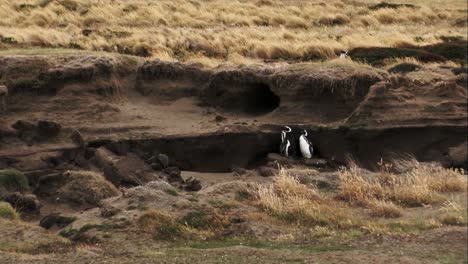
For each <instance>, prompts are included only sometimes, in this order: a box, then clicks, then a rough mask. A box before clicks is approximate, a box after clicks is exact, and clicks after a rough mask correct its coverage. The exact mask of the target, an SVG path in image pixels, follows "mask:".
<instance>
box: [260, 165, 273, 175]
mask: <svg viewBox="0 0 468 264" xmlns="http://www.w3.org/2000/svg"><path fill="white" fill-rule="evenodd" d="M257 170H258V174H259V175H260V176H262V177H270V176H274V175H275V173H276V169H274V168H272V167H267V166H261V167H259V168H258V169H257Z"/></svg>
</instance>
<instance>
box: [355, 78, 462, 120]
mask: <svg viewBox="0 0 468 264" xmlns="http://www.w3.org/2000/svg"><path fill="white" fill-rule="evenodd" d="M466 99H467V90H466V87H463V86H460V85H459V84H458V82H457V78H455V79H449V80H444V81H439V82H436V83H432V82H429V83H424V85H421V83H420V82H419V81H414V80H410V79H409V78H405V77H394V78H391V79H389V80H387V81H383V82H380V83H377V84H376V85H374V86H372V87H371V89H370V91H369V94H368V95H367V96H366V98H365V99H364V101H363V102H362V103H361V104H360V105H359V107H357V108H356V110H355V111H354V113H353V114H351V115H350V117H349V118H348V121H347V123H349V124H353V123H354V124H368V125H387V126H391V125H396V124H399V125H415V124H418V123H424V122H431V121H434V120H441V124H448V123H451V124H462V123H463V122H462V121H463V120H465V119H466V117H467V116H468V115H467V114H466V112H467V104H466ZM442 119H443V122H442Z"/></svg>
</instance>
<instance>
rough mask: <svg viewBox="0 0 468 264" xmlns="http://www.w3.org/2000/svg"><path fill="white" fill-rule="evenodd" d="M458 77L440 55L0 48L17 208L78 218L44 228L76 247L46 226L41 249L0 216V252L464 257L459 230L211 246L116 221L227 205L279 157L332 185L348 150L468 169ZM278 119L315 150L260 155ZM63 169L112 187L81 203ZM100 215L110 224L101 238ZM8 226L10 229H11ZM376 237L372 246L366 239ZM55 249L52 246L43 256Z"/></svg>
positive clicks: (264, 232)
mask: <svg viewBox="0 0 468 264" xmlns="http://www.w3.org/2000/svg"><path fill="white" fill-rule="evenodd" d="M466 80H467V75H466V74H459V75H454V74H453V73H452V71H451V69H447V68H443V67H436V66H424V67H423V68H421V69H419V70H417V71H416V72H412V73H408V74H397V75H395V74H389V73H387V72H386V71H384V70H382V69H378V68H373V67H370V66H367V65H363V64H357V63H353V62H349V61H338V62H330V63H316V64H294V65H289V64H271V65H263V66H249V67H232V66H229V67H228V66H223V67H219V68H214V69H207V68H202V67H201V66H199V65H195V64H193V65H186V64H179V63H168V62H161V61H145V62H143V61H140V60H137V59H135V58H133V57H125V56H121V57H115V56H112V57H111V56H107V55H99V56H98V55H87V56H83V55H81V56H71V55H70V56H65V55H54V56H40V55H34V56H3V57H0V84H5V85H7V86H8V87H9V96H8V98H7V107H8V109H7V111H6V112H5V113H1V115H0V169H4V168H14V169H17V170H19V171H21V172H23V173H24V174H25V175H26V176H27V178H28V179H29V182H30V185H31V187H32V192H33V193H34V194H36V195H37V196H38V197H39V200H40V201H41V204H42V208H41V213H40V215H32V216H26V217H25V219H26V218H27V219H28V220H29V221H31V223H33V224H36V223H37V222H38V221H39V219H40V218H41V217H43V216H45V215H47V214H49V213H66V214H71V215H74V216H77V220H76V221H75V222H73V223H72V224H71V225H70V226H69V227H67V228H66V229H62V228H55V229H52V230H53V231H51V232H60V231H63V230H65V231H67V230H68V231H69V233H68V234H66V235H65V236H67V237H68V238H70V239H71V240H72V241H74V243H78V246H76V245H77V244H73V245H72V246H70V245H69V244H67V243H69V242H67V241H68V240H67V241H66V242H64V241H62V240H60V239H61V238H60V237H54V239H53V240H54V242H51V243H52V244H47V243H48V242H44V243H45V244H44V245H42V244H41V245H40V248H41V250H43V251H41V250H39V251H37V248H34V249H31V247H32V246H30V245H24V244H21V243H19V242H18V241H16V240H20V241H22V240H24V239H25V237H24V235H22V234H24V232H25V231H22V230H23V227H24V226H23V227H21V225H20V227H17V226H14V225H13V224H6V225H8V228H7V231H5V232H7V234H8V236H9V237H10V238H12V240H13V241H10V240H8V241H6V242H4V241H2V243H3V242H4V243H6V245H7V247H6V248H8V249H9V250H0V259H1V260H2V261H3V260H6V261H7V262H12V261H14V262H20V263H21V262H24V263H26V262H37V263H42V262H48V263H50V262H60V261H62V260H65V259H66V260H68V261H71V260H73V261H75V262H90V261H91V262H92V261H97V260H102V261H106V258H108V257H109V258H110V260H109V262H110V263H115V262H116V261H119V262H122V263H125V262H129V263H130V262H132V263H133V261H136V262H137V263H138V262H140V263H146V262H149V261H151V260H154V258H156V259H160V260H161V262H162V263H165V262H171V260H174V259H178V261H179V263H186V262H187V261H188V256H192V257H193V261H195V262H202V261H203V260H204V256H203V254H205V252H209V254H210V256H212V257H213V259H210V260H209V261H212V262H213V263H219V262H221V261H222V260H223V258H226V259H227V260H228V261H230V262H233V263H235V262H236V260H238V255H239V252H240V251H242V252H243V253H245V254H248V255H249V257H248V258H247V260H248V262H254V261H255V262H258V261H256V260H257V259H261V261H264V262H265V263H271V262H278V263H283V262H285V261H292V262H295V261H299V262H301V261H305V262H312V263H314V262H325V263H342V262H348V261H351V260H353V261H354V260H360V261H362V262H376V263H388V262H403V263H405V262H407V263H430V262H431V261H432V259H431V256H432V255H431V254H432V253H431V254H428V253H427V251H428V250H427V249H428V248H429V249H433V250H434V251H437V252H440V258H441V259H439V260H438V261H439V262H442V263H444V261H445V262H446V263H450V262H451V260H460V259H465V260H466V258H464V256H463V255H460V252H461V249H460V247H463V246H466V244H464V243H465V242H466V228H464V227H449V228H446V229H440V230H439V229H437V230H434V231H429V232H427V233H423V234H418V235H414V236H411V237H388V238H385V239H383V240H380V238H375V237H372V236H373V235H369V236H367V235H366V236H364V237H365V238H362V241H361V240H359V239H358V240H352V239H351V241H350V242H349V243H348V242H343V243H341V242H340V243H334V242H333V243H331V242H330V243H329V244H328V245H327V246H326V247H325V248H324V247H323V246H322V245H320V244H319V243H321V241H319V240H317V241H315V242H313V243H306V242H304V241H296V242H295V243H298V244H299V245H300V246H298V247H295V246H292V247H291V246H290V245H289V246H285V245H283V244H281V243H280V245H279V246H278V245H265V244H260V245H248V246H247V248H244V247H243V246H232V245H231V244H229V243H232V241H227V242H226V243H228V244H227V245H224V244H222V245H221V246H214V248H211V247H212V245H203V244H201V245H192V246H187V245H181V246H180V247H176V248H175V249H171V248H170V247H172V246H173V245H171V244H168V243H164V242H158V243H154V244H152V243H148V242H149V241H152V238H151V236H150V235H149V234H147V235H143V236H141V234H140V235H136V234H132V232H129V231H133V229H132V228H135V227H134V226H133V225H131V227H130V228H128V229H127V228H126V227H127V222H128V221H131V222H132V223H133V222H134V221H136V219H137V218H138V217H140V216H141V215H142V213H143V212H144V209H147V208H158V209H163V210H165V211H168V212H171V213H174V214H176V215H183V214H185V213H188V212H190V211H191V210H202V209H200V208H203V210H224V209H226V208H225V207H226V206H225V205H226V203H227V204H228V205H227V207H228V208H229V202H230V201H232V200H236V194H238V193H239V192H242V191H243V190H245V188H246V185H252V184H256V183H260V184H262V183H268V182H270V181H271V179H270V178H265V177H261V176H259V175H262V174H263V173H262V172H261V171H260V170H261V169H260V168H270V169H272V168H276V166H277V164H278V163H277V162H279V164H281V165H283V166H289V167H300V168H314V169H317V170H318V171H319V172H320V173H323V175H322V174H320V175H322V176H323V177H324V179H325V180H324V181H325V182H326V184H328V185H333V184H334V182H333V181H334V180H333V179H335V178H336V175H334V174H333V173H334V172H333V171H335V169H336V168H337V166H339V165H341V164H343V163H344V162H346V161H347V159H348V158H350V157H352V158H354V159H355V160H356V161H357V162H358V163H360V164H361V165H362V166H364V167H367V168H370V169H374V168H375V167H374V166H375V164H376V163H377V162H378V161H379V160H380V159H381V158H384V159H386V160H388V159H391V158H395V157H399V156H402V155H406V154H408V153H409V154H413V155H415V157H417V158H418V159H419V160H421V161H439V162H441V163H442V164H443V165H444V166H447V167H451V166H455V167H465V168H466V167H467V160H466V142H467V141H466V135H467V84H466ZM284 125H290V126H292V127H293V129H294V130H295V131H296V133H300V130H301V129H302V128H307V129H308V131H309V134H310V137H311V139H312V140H313V142H314V144H315V146H316V150H317V152H316V155H317V157H318V158H321V159H319V160H317V162H315V163H314V162H304V161H302V160H300V159H294V160H293V161H291V160H289V161H288V160H284V158H281V157H280V158H273V159H272V158H271V157H272V156H271V155H268V153H272V152H277V150H278V145H279V141H280V137H279V132H280V131H281V129H282V126H284ZM463 150H465V151H463ZM164 157H165V158H164ZM274 157H275V156H274ZM166 158H167V160H165V159H166ZM275 160H276V161H275ZM179 170H182V173H179V172H180V171H179ZM66 171H93V172H98V173H99V175H98V176H99V177H98V178H99V181H103V180H104V181H106V183H108V184H111V183H112V184H113V185H115V187H118V188H119V190H117V189H115V188H114V186H112V187H110V188H111V190H112V191H111V193H112V194H115V195H116V196H114V197H111V198H109V199H107V200H103V201H102V203H100V202H99V201H96V200H95V198H96V197H94V196H93V197H91V198H89V199H79V198H83V197H82V196H83V195H87V194H88V192H91V194H92V191H93V190H92V188H91V187H90V188H85V189H84V190H78V191H77V193H71V192H73V189H74V188H72V187H73V186H70V185H69V184H68V185H67V183H69V181H68V180H67V179H68V178H67V175H68V174H67V173H65V172H66ZM79 174H80V175H81V174H82V173H79ZM100 174H102V175H100ZM93 175H94V174H93ZM96 177H97V176H96ZM190 177H191V178H190ZM320 179H322V178H320ZM99 181H97V182H98V183H99ZM197 181H199V183H201V185H202V186H203V187H202V189H201V190H200V191H198V192H188V191H186V190H188V189H190V188H194V186H196V185H197ZM85 182H89V181H85ZM109 182H110V183H109ZM168 182H170V184H169V183H168ZM77 184H78V183H77ZM78 185H79V184H78ZM97 185H100V184H97ZM93 188H94V187H93ZM114 189H115V190H114ZM63 190H67V192H70V193H67V194H64V193H63ZM70 197H72V198H73V199H71V198H70ZM99 199H101V198H99ZM216 199H218V200H221V205H219V204H217V203H218V202H219V201H218V202H217V201H216ZM71 200H73V201H74V202H73V201H71ZM195 200H196V203H195V204H193V203H194V201H195ZM76 201H79V203H78V202H76ZM89 201H92V202H89ZM223 204H224V205H223ZM112 207H115V208H117V209H116V210H115V212H114V209H112ZM218 207H220V208H221V209H219V208H218ZM103 208H107V209H106V210H107V211H106V213H102V210H103ZM109 208H110V209H109ZM223 208H224V209H223ZM434 210H435V209H434ZM210 212H211V211H210ZM222 212H223V215H227V216H228V218H229V219H227V220H229V222H230V223H231V224H232V225H229V226H230V228H232V230H231V229H229V230H227V231H226V232H227V233H223V234H222V236H221V237H225V238H228V239H235V238H236V236H247V237H250V238H252V239H253V240H255V239H258V238H261V239H272V238H275V239H279V238H281V237H282V236H287V235H288V234H289V233H291V232H293V231H294V230H295V228H294V227H285V226H283V225H280V226H279V227H278V226H275V224H277V223H276V222H275V221H274V220H271V219H267V221H266V222H269V224H267V226H265V221H264V222H262V221H254V220H252V221H250V220H249V221H247V223H246V222H245V221H246V220H245V219H244V218H245V217H244V216H245V215H249V214H250V215H252V214H253V215H255V212H254V209H253V207H252V206H251V205H244V204H243V203H241V202H237V204H236V209H235V210H230V209H229V210H228V211H227V212H225V211H222ZM108 213H109V214H113V216H112V217H111V218H110V219H108V218H106V217H104V216H103V215H106V214H108ZM239 216H240V217H239ZM122 219H123V220H122ZM253 219H254V218H253ZM227 220H226V221H227ZM2 221H3V220H2ZM237 221H239V222H237ZM270 221H271V222H270ZM85 226H87V227H86V228H85V229H86V230H84V231H83V232H81V230H82V228H83V227H85ZM109 226H112V228H111V229H112V234H111V235H110V237H107V236H108V235H109V234H108V233H106V232H107V231H106V228H108V227H109ZM29 228H30V227H27V228H26V229H27V230H30V229H29ZM88 228H89V230H88ZM121 228H122V229H121ZM33 229H34V228H33ZM15 230H16V231H15ZM76 230H78V231H76ZM88 231H89V232H88ZM98 231H99V232H98ZM103 231H104V232H103ZM2 232H4V231H2ZM14 232H19V233H20V234H19V235H18V234H16V237H15V238H13V235H11V234H12V233H14ZM27 232H30V231H27ZM31 232H33V233H34V235H31V236H26V237H35V236H40V235H38V233H36V231H31ZM37 232H39V234H40V233H41V232H42V230H40V231H37ZM73 232H78V233H73ZM297 232H300V231H297V229H296V233H297ZM28 234H29V233H28ZM48 234H50V233H48ZM230 234H234V235H233V236H232V237H231V236H230ZM62 235H63V233H62ZM103 236H104V237H103ZM139 236H141V237H139ZM366 239H370V241H371V242H366ZM373 239H375V240H377V241H378V242H376V243H375V244H373V243H372V241H374V240H373ZM55 240H57V241H58V242H57V241H55ZM435 240H437V243H436V242H434V241H435ZM102 241H106V242H102ZM129 241H131V243H130V242H129ZM288 241H289V240H288ZM395 241H396V242H395ZM18 243H19V244H18ZM81 243H85V244H86V246H83V245H82V244H81ZM252 243H253V242H252ZM288 243H289V242H288ZM393 243H397V244H398V245H400V248H399V249H396V248H395V247H393ZM420 243H423V245H420ZM130 244H132V245H130ZM440 245H443V247H440ZM16 247H18V248H16ZM197 247H201V248H204V247H207V248H209V249H207V248H204V249H205V250H198V249H196V248H197ZM277 247H279V248H281V249H280V250H277ZM3 248H5V247H3ZM11 248H13V249H11ZM10 249H11V250H10ZM443 249H445V250H446V251H444V250H443ZM55 250H58V251H59V254H58V255H45V256H44V255H41V254H40V253H42V252H46V253H50V252H54V251H55ZM206 250H207V251H206ZM297 250H299V251H300V252H301V256H300V258H297V257H296V255H295V254H296V253H295V252H296V251H297ZM399 250H400V251H399ZM329 251H331V253H330V252H329ZM11 252H19V253H11ZM318 252H320V253H318ZM37 254H39V255H37ZM406 255H408V256H406ZM0 262H1V261H0ZM171 263H172V262H171Z"/></svg>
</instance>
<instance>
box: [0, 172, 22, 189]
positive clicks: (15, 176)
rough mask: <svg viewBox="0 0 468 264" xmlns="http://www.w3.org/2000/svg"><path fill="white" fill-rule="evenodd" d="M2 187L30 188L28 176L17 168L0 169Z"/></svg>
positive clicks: (0, 184)
mask: <svg viewBox="0 0 468 264" xmlns="http://www.w3.org/2000/svg"><path fill="white" fill-rule="evenodd" d="M1 188H5V189H7V190H11V191H26V190H29V184H28V178H26V176H24V174H23V173H21V172H19V171H17V170H11V169H6V170H0V189H1Z"/></svg>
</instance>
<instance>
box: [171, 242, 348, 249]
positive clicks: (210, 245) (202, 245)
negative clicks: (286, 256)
mask: <svg viewBox="0 0 468 264" xmlns="http://www.w3.org/2000/svg"><path fill="white" fill-rule="evenodd" d="M235 246H244V247H251V248H257V249H268V250H300V251H306V252H332V251H347V250H351V249H352V247H350V246H346V245H293V244H289V243H288V244H286V243H276V242H274V243H272V242H267V241H261V240H238V239H235V240H231V239H226V240H208V241H184V242H177V243H174V247H188V248H194V249H215V248H228V247H235Z"/></svg>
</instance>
